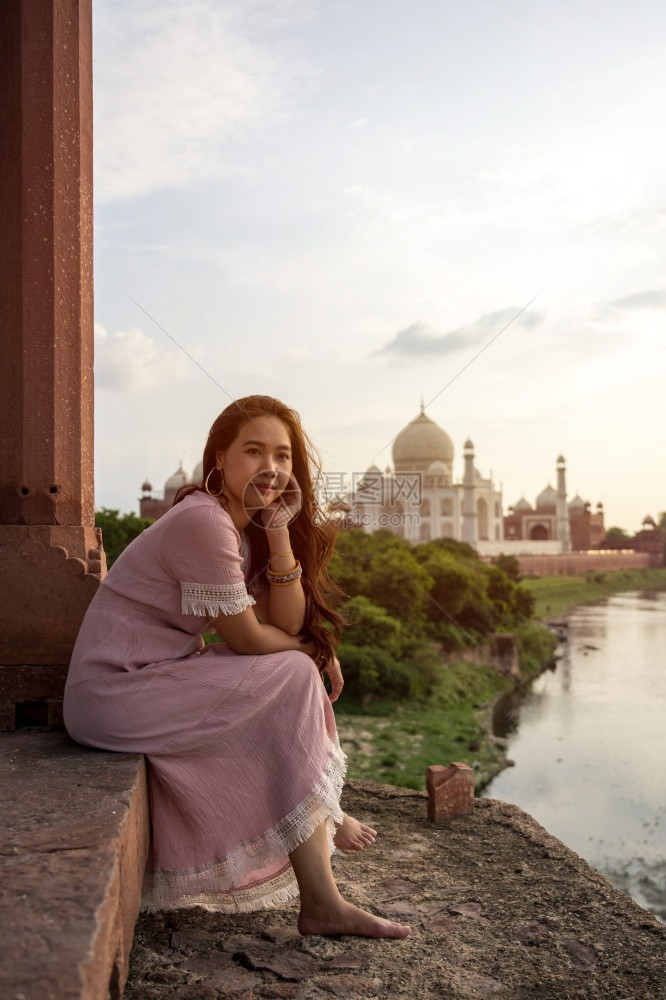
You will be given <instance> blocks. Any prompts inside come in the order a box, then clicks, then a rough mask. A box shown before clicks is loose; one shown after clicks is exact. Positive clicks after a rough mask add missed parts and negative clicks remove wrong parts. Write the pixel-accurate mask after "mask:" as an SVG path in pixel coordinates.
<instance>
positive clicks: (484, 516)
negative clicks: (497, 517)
mask: <svg viewBox="0 0 666 1000" xmlns="http://www.w3.org/2000/svg"><path fill="white" fill-rule="evenodd" d="M476 513H477V524H478V531H479V538H480V539H481V540H482V541H486V540H487V539H488V504H487V503H486V501H485V500H484V499H483V497H479V499H478V500H477V501H476Z"/></svg>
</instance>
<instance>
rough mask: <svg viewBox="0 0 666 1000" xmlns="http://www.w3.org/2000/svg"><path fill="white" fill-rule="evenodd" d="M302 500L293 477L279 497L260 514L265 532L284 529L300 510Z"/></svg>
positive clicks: (298, 487) (299, 489)
mask: <svg viewBox="0 0 666 1000" xmlns="http://www.w3.org/2000/svg"><path fill="white" fill-rule="evenodd" d="M302 503H303V498H302V496H301V488H300V486H299V485H298V483H297V482H296V479H295V477H294V476H293V475H292V476H290V477H289V482H288V483H287V485H286V486H285V488H284V489H283V490H282V492H281V493H280V495H279V496H278V497H276V498H275V500H273V502H272V503H270V504H269V505H268V507H264V509H263V510H262V512H261V520H262V522H263V525H264V528H265V530H266V531H275V530H276V529H277V528H286V527H287V525H289V524H290V523H291V522H292V521H293V520H294V518H295V517H296V515H297V514H298V512H299V511H300V509H301V506H302Z"/></svg>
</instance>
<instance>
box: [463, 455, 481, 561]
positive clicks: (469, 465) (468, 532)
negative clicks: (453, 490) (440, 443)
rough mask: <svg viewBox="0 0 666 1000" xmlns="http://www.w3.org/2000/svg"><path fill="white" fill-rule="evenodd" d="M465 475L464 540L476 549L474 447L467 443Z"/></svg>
mask: <svg viewBox="0 0 666 1000" xmlns="http://www.w3.org/2000/svg"><path fill="white" fill-rule="evenodd" d="M463 454H464V456H465V475H464V477H463V504H462V522H463V523H462V540H463V542H467V544H468V545H473V546H474V547H475V548H476V542H477V538H478V532H477V513H476V504H475V502H474V445H473V444H472V442H471V441H470V439H469V438H467V440H466V441H465V450H464V452H463Z"/></svg>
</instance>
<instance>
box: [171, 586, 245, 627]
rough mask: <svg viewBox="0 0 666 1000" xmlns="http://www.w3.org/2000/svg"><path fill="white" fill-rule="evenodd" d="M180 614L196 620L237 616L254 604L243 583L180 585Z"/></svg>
mask: <svg viewBox="0 0 666 1000" xmlns="http://www.w3.org/2000/svg"><path fill="white" fill-rule="evenodd" d="M180 590H181V596H182V607H181V610H182V613H183V614H184V615H196V616H197V617H198V618H205V617H206V616H208V617H209V618H216V617H217V616H218V615H220V614H221V615H239V614H240V613H241V611H245V609H246V608H249V607H251V605H253V604H256V601H255V599H254V597H252V596H251V595H250V594H248V592H247V588H246V586H245V584H244V583H181V585H180Z"/></svg>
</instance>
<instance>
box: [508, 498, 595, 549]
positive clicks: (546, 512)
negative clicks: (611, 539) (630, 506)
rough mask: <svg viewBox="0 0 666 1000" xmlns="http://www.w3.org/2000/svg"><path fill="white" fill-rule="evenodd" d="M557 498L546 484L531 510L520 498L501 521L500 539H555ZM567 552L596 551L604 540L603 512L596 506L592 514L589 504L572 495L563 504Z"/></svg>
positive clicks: (524, 500)
mask: <svg viewBox="0 0 666 1000" xmlns="http://www.w3.org/2000/svg"><path fill="white" fill-rule="evenodd" d="M556 502H557V494H556V492H555V490H554V489H553V487H552V486H551V485H550V484H548V486H547V487H546V488H545V490H542V492H541V493H540V494H539V496H538V497H537V499H536V504H535V505H534V507H532V505H531V504H530V503H529V502H528V501H527V500H526V499H525V498H524V497H521V498H520V500H519V501H518V503H517V504H515V505H514V506H513V507H509V513H508V514H507V515H506V517H505V518H504V538H505V539H507V540H512V541H534V542H536V541H543V542H545V541H550V540H552V539H555V538H557V510H556ZM567 514H568V520H569V538H570V540H571V550H572V551H574V552H582V551H586V550H588V549H594V548H598V547H599V545H600V544H601V542H602V541H603V539H604V536H605V534H606V529H605V526H604V509H603V506H602V504H600V503H598V504H597V506H596V509H595V510H594V511H592V509H591V505H590V503H589V501H587V500H583V498H582V497H580V496H578V495H576V496H575V497H574V498H573V500H571V501H570V503H568V504H567Z"/></svg>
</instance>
